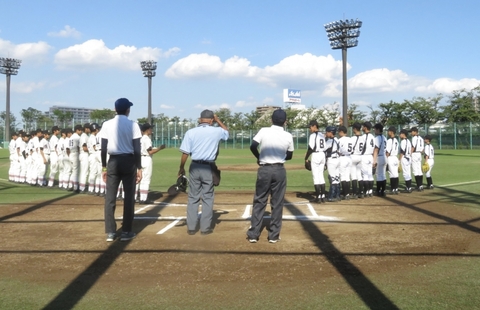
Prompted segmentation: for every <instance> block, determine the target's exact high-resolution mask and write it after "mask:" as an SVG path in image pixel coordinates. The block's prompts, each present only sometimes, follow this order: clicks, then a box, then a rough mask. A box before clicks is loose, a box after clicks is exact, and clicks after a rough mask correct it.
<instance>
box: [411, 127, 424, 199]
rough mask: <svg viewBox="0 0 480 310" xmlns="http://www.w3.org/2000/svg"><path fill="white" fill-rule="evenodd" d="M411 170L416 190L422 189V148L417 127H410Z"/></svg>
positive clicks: (422, 144)
mask: <svg viewBox="0 0 480 310" xmlns="http://www.w3.org/2000/svg"><path fill="white" fill-rule="evenodd" d="M410 131H411V132H412V172H413V175H414V176H415V182H416V183H417V190H418V191H423V171H422V153H423V149H424V141H423V138H422V137H420V135H419V134H418V128H417V127H412V129H411V130H410Z"/></svg>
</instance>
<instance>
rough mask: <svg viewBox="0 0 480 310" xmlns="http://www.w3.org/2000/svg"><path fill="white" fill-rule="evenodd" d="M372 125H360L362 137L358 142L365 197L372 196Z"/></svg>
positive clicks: (373, 145)
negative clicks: (360, 147)
mask: <svg viewBox="0 0 480 310" xmlns="http://www.w3.org/2000/svg"><path fill="white" fill-rule="evenodd" d="M371 129H372V123H370V122H365V123H363V124H362V130H363V133H364V135H363V136H362V138H361V141H360V142H359V143H360V144H361V146H362V179H363V191H361V192H362V193H363V194H364V195H365V197H372V195H373V151H374V150H375V137H374V136H373V134H371V133H370V130H371Z"/></svg>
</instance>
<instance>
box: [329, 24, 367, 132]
mask: <svg viewBox="0 0 480 310" xmlns="http://www.w3.org/2000/svg"><path fill="white" fill-rule="evenodd" d="M324 26H325V30H326V31H327V36H328V40H330V46H331V47H332V49H334V50H336V49H342V64H343V104H342V109H343V111H342V112H343V113H342V117H343V125H344V126H345V127H347V128H348V115H347V111H348V104H347V48H350V47H355V46H357V45H358V37H359V36H360V30H359V29H360V27H362V22H361V21H359V20H358V19H357V20H353V19H351V20H348V19H346V20H339V21H335V22H331V23H328V24H326V25H324Z"/></svg>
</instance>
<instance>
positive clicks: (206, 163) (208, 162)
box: [192, 160, 214, 165]
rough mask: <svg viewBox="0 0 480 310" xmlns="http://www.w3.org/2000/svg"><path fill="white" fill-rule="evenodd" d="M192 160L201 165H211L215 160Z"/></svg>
mask: <svg viewBox="0 0 480 310" xmlns="http://www.w3.org/2000/svg"><path fill="white" fill-rule="evenodd" d="M192 162H194V163H196V164H200V165H210V164H213V163H214V161H208V160H192Z"/></svg>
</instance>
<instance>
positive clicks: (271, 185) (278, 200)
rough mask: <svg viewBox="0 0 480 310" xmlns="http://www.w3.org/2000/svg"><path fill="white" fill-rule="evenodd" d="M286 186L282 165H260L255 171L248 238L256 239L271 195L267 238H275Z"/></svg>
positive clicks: (280, 219)
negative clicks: (256, 171) (255, 178)
mask: <svg viewBox="0 0 480 310" xmlns="http://www.w3.org/2000/svg"><path fill="white" fill-rule="evenodd" d="M286 188H287V173H286V171H285V168H284V167H283V165H282V166H276V165H274V166H260V167H259V168H258V173H257V183H256V187H255V196H254V197H253V209H252V219H251V227H250V229H249V230H248V231H247V236H248V238H249V239H258V237H260V232H261V229H262V224H263V216H264V213H265V208H266V206H267V201H268V196H269V194H270V195H271V198H270V204H271V206H272V219H271V220H270V227H269V229H268V239H269V240H277V239H278V238H279V237H280V230H281V229H282V216H283V202H284V198H285V191H286Z"/></svg>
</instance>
